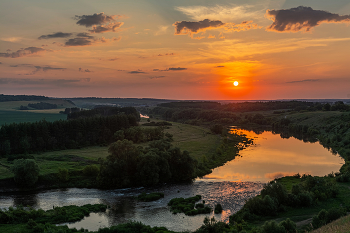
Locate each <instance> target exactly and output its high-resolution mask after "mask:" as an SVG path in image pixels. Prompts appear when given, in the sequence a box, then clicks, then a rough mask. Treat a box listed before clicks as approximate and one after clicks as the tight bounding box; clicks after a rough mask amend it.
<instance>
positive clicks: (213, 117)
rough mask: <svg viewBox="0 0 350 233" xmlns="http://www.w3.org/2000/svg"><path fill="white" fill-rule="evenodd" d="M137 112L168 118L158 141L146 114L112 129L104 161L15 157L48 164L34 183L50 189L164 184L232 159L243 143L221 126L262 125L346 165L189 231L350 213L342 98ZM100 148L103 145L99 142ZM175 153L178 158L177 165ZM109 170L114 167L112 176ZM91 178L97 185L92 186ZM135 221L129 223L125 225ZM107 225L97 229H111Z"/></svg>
mask: <svg viewBox="0 0 350 233" xmlns="http://www.w3.org/2000/svg"><path fill="white" fill-rule="evenodd" d="M143 110H144V111H146V113H148V114H152V116H153V117H157V118H163V119H164V120H172V121H175V122H171V123H170V124H171V125H169V124H164V125H162V126H160V127H161V128H162V131H161V133H159V132H160V131H159V130H158V134H157V133H155V134H154V135H158V136H159V135H160V136H161V137H158V138H157V136H155V137H154V136H149V138H148V136H146V135H151V134H150V133H147V132H151V131H152V130H148V129H147V127H149V129H151V128H154V129H155V130H154V132H156V131H157V120H154V118H152V121H154V123H152V122H149V123H148V125H147V124H146V125H144V126H142V127H137V128H124V129H119V130H116V131H114V132H113V137H114V138H113V140H118V141H117V142H115V143H113V144H112V145H111V146H110V147H109V154H108V153H106V152H104V154H103V156H102V157H103V158H104V159H100V160H99V161H98V160H97V157H98V156H96V155H94V156H91V155H90V156H87V157H86V156H84V155H83V153H82V154H79V152H77V153H78V155H70V154H69V153H70V150H69V151H68V150H67V151H66V152H64V154H65V155H64V156H63V155H62V154H61V153H62V152H57V155H54V154H51V156H50V157H45V155H44V154H42V155H25V154H23V155H22V157H25V156H29V157H26V158H24V159H31V158H30V156H33V158H34V159H36V162H37V163H38V164H39V167H41V166H40V159H38V158H40V156H41V158H42V159H43V160H46V161H45V162H44V163H42V164H43V167H44V168H45V166H46V167H48V166H47V164H48V163H50V161H52V164H51V168H50V169H51V171H53V170H52V169H55V171H54V172H53V173H51V174H48V175H46V176H43V175H42V174H43V170H41V171H40V174H39V177H38V183H37V184H46V185H47V187H53V186H50V185H52V184H54V183H56V184H59V185H61V186H62V187H105V188H112V187H128V186H133V185H146V186H147V185H154V184H158V183H162V182H165V181H167V182H168V181H171V182H183V181H188V180H191V179H192V178H194V177H196V176H202V175H205V174H208V173H209V172H210V169H212V168H214V167H217V166H220V165H222V164H223V163H225V162H226V161H228V160H232V159H234V157H235V156H236V154H237V152H238V151H239V150H240V149H242V148H243V147H244V146H248V145H249V144H251V141H250V140H249V139H247V138H245V137H244V136H240V135H226V134H225V132H224V131H223V130H224V129H225V128H226V126H230V125H238V126H241V127H246V128H250V127H252V128H254V129H258V128H269V129H271V130H274V132H276V133H280V134H281V135H282V137H290V136H294V137H297V138H299V139H302V140H305V141H317V140H319V141H320V142H321V143H322V144H323V145H324V146H325V147H327V148H330V149H332V150H333V151H334V152H339V154H340V155H341V156H342V157H343V158H344V159H345V161H346V163H345V165H344V166H343V167H342V168H341V170H340V172H339V173H336V174H329V175H328V176H326V177H311V176H309V175H303V176H298V175H296V176H293V177H284V178H281V179H278V180H275V181H273V182H271V183H269V184H267V185H266V186H265V188H264V189H263V190H262V192H261V195H259V196H257V197H254V198H252V199H250V200H248V201H247V202H246V204H245V206H244V207H243V208H242V209H241V210H240V211H239V212H238V213H236V214H234V215H232V216H231V217H230V223H228V224H226V223H222V222H217V221H216V220H215V219H205V221H204V225H203V226H202V227H201V228H199V229H198V230H197V231H196V232H295V231H296V230H297V229H298V230H299V231H304V230H311V229H312V228H317V227H320V226H322V225H324V224H326V223H329V222H330V221H332V220H334V219H336V218H339V217H341V216H343V215H344V214H345V213H346V212H347V211H350V200H349V199H348V196H349V195H350V191H349V190H350V189H349V183H348V182H349V181H350V167H349V164H350V162H349V161H350V130H349V128H350V125H349V123H348V122H349V120H350V114H349V112H347V111H349V107H348V106H347V105H344V104H343V103H340V102H337V103H334V104H319V103H308V102H297V101H291V102H267V103H245V104H228V105H220V104H217V103H214V104H213V103H206V102H203V103H199V104H195V103H192V102H189V103H182V104H181V103H168V104H166V105H161V106H159V107H156V108H153V109H143ZM97 112H98V111H97ZM79 114H81V113H79ZM98 114H100V113H98ZM93 115H94V114H93ZM78 119H79V117H78ZM182 123H186V124H185V125H184V124H182ZM158 129H160V128H158ZM258 130H260V129H258ZM152 132H153V131H152ZM192 132H196V133H192ZM167 133H168V134H167ZM166 134H167V135H166ZM220 135H224V136H225V137H221V136H220ZM151 138H152V139H151ZM155 139H156V140H155ZM172 140H174V141H173V142H172ZM147 141H151V142H150V143H149V142H147ZM242 143H243V146H242ZM171 144H172V145H171ZM2 145H3V144H2ZM201 145H203V146H205V149H203V148H202V147H201ZM178 147H180V148H182V149H183V151H181V150H180V149H179V148H178ZM187 148H188V149H187ZM101 150H104V151H106V150H107V149H106V147H101ZM186 150H188V151H190V152H191V153H188V152H186ZM82 151H83V150H82ZM97 151H98V150H97ZM50 153H52V152H50ZM58 154H60V156H58ZM9 158H10V156H7V158H6V159H1V160H0V161H1V164H2V165H1V166H0V175H1V172H2V171H8V170H9V169H10V168H11V167H12V166H14V164H12V162H11V158H10V160H9ZM19 158H20V157H16V158H14V159H19ZM44 158H45V159H44ZM176 158H182V159H181V160H180V161H182V163H181V162H180V163H179V161H177V160H176ZM55 159H56V160H55ZM74 160H76V161H74ZM44 164H46V165H44ZM184 165H185V166H184ZM60 166H61V167H60ZM45 169H46V168H45ZM48 170H49V169H47V170H46V171H48ZM116 170H118V171H121V172H117V173H116ZM5 173H6V172H3V173H2V174H5ZM184 174H185V175H184ZM110 177H114V178H115V179H110ZM145 177H147V178H146V179H145ZM76 181H78V182H76ZM99 182H100V184H102V186H98V183H99ZM184 210H185V209H184ZM186 210H188V209H186ZM193 210H194V209H193ZM190 211H192V210H190ZM187 212H188V211H187ZM133 224H135V225H133ZM136 225H137V224H136V223H131V225H129V226H128V227H131V226H136ZM117 227H121V228H123V227H126V225H120V226H117ZM138 227H139V229H143V227H145V226H143V225H142V224H139V225H138ZM111 229H112V228H111ZM111 229H109V230H106V231H105V232H113V231H114V230H111ZM115 229H116V228H115ZM145 229H146V228H145ZM147 229H148V230H147V231H149V232H152V231H153V230H155V231H157V230H159V231H165V232H166V229H164V228H163V229H158V228H157V229H153V228H147ZM66 230H67V229H66ZM101 232H103V231H101Z"/></svg>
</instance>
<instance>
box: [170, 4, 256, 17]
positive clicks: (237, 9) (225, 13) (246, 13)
mask: <svg viewBox="0 0 350 233" xmlns="http://www.w3.org/2000/svg"><path fill="white" fill-rule="evenodd" d="M175 9H176V10H178V11H180V12H182V13H183V14H185V15H187V16H188V17H190V18H191V19H193V20H196V21H200V20H203V19H210V20H221V21H232V20H237V19H252V18H257V17H259V18H260V15H261V10H255V9H254V6H251V5H239V6H237V5H216V6H210V7H209V6H186V7H184V6H180V7H175Z"/></svg>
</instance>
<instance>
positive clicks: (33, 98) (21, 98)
mask: <svg viewBox="0 0 350 233" xmlns="http://www.w3.org/2000/svg"><path fill="white" fill-rule="evenodd" d="M48 99H50V98H49V97H45V96H38V95H3V94H0V102H6V101H41V100H48Z"/></svg>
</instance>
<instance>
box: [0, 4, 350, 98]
mask: <svg viewBox="0 0 350 233" xmlns="http://www.w3.org/2000/svg"><path fill="white" fill-rule="evenodd" d="M349 25H350V2H349V0H334V1H329V0H246V1H243V0H239V1H238V0H217V1H205V0H132V1H130V0H100V1H96V0H70V1H66V0H62V1H51V0H30V1H28V0H4V1H1V3H0V93H1V94H27V95H45V96H50V97H87V96H96V97H122V98H124V97H137V98H165V99H192V100H195V99H205V100H234V99H238V100H254V99H260V100H269V99H271V100H274V99H301V98H308V99H314V98H317V99H325V98H341V99H346V98H350V27H349ZM234 81H238V83H239V85H238V86H234V85H233V82H234Z"/></svg>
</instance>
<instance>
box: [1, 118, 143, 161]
mask: <svg viewBox="0 0 350 233" xmlns="http://www.w3.org/2000/svg"><path fill="white" fill-rule="evenodd" d="M137 125H138V122H137V118H136V117H135V115H130V114H129V115H127V114H119V115H113V116H99V117H89V118H79V119H73V120H59V121H54V122H47V121H45V120H42V121H39V122H35V123H12V124H9V125H3V126H2V127H1V129H0V156H1V157H5V156H7V155H10V154H26V153H37V152H43V151H51V150H63V149H74V148H81V147H86V146H93V145H100V144H106V143H111V142H113V140H114V133H115V132H116V131H118V130H121V129H127V128H129V127H131V126H137Z"/></svg>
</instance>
